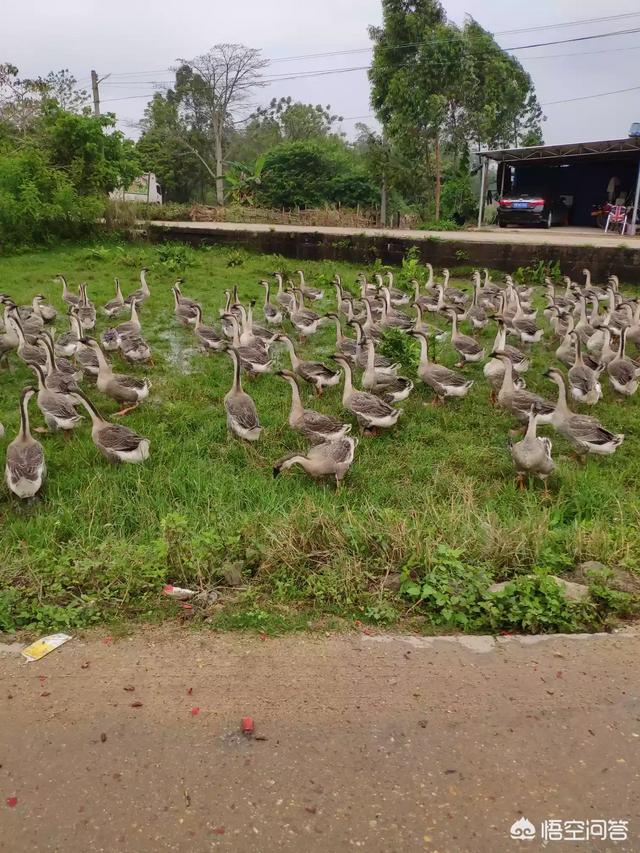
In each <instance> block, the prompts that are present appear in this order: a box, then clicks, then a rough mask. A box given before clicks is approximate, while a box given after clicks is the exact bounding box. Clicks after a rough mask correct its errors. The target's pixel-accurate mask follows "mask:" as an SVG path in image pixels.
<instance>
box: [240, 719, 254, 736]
mask: <svg viewBox="0 0 640 853" xmlns="http://www.w3.org/2000/svg"><path fill="white" fill-rule="evenodd" d="M240 728H241V729H242V734H243V735H252V734H253V729H254V726H253V717H243V718H242V721H241V723H240Z"/></svg>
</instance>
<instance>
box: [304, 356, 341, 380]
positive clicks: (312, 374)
mask: <svg viewBox="0 0 640 853" xmlns="http://www.w3.org/2000/svg"><path fill="white" fill-rule="evenodd" d="M298 373H299V374H300V376H302V378H303V379H307V380H308V381H313V380H314V379H318V378H325V379H331V377H332V376H336V375H337V374H336V371H335V370H331V368H330V367H327V366H326V364H323V363H322V362H321V361H302V362H300V363H299V364H298Z"/></svg>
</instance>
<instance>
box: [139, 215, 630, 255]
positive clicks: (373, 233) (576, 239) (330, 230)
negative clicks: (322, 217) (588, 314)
mask: <svg viewBox="0 0 640 853" xmlns="http://www.w3.org/2000/svg"><path fill="white" fill-rule="evenodd" d="M151 225H153V226H156V227H161V228H170V229H174V228H178V229H185V230H187V229H189V230H194V231H197V232H200V233H202V232H207V231H247V232H267V231H275V232H277V233H282V234H292V233H293V234H318V233H319V234H329V235H335V236H339V237H355V236H358V235H363V234H364V235H366V236H367V237H380V236H385V237H396V238H402V239H408V240H416V241H421V240H427V239H429V238H430V237H436V238H438V239H439V240H454V241H460V242H465V243H516V244H527V245H554V246H598V247H605V248H619V247H620V246H625V247H626V248H629V249H637V250H640V237H621V236H620V235H619V234H605V233H604V232H603V231H600V230H599V229H597V228H552V229H551V230H549V231H544V230H540V229H537V228H506V229H501V228H483V229H481V230H474V231H410V230H402V229H388V228H386V229H383V228H360V229H357V228H338V227H334V226H329V225H326V226H324V225H323V226H315V225H262V224H256V223H245V222H163V221H159V220H156V221H152V222H151Z"/></svg>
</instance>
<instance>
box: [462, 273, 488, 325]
mask: <svg viewBox="0 0 640 853" xmlns="http://www.w3.org/2000/svg"><path fill="white" fill-rule="evenodd" d="M479 287H480V282H479V276H478V279H474V281H473V296H472V298H471V305H470V306H469V307H468V308H467V310H466V311H465V313H464V314H463V315H461V316H460V318H459V319H460V320H470V321H471V325H472V326H473V328H474V329H484V327H485V326H486V325H487V323H488V322H489V318H488V317H487V312H486V311H485V310H484V308H481V307H480V305H479V304H478V289H479Z"/></svg>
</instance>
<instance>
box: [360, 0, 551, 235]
mask: <svg viewBox="0 0 640 853" xmlns="http://www.w3.org/2000/svg"><path fill="white" fill-rule="evenodd" d="M369 32H370V35H371V38H372V39H373V41H374V53H373V62H372V66H371V69H370V72H369V77H370V80H371V83H372V104H373V106H374V109H375V110H376V112H377V114H378V116H379V118H380V120H381V121H382V123H383V125H384V127H385V129H386V131H387V132H388V134H389V135H390V136H391V137H392V138H393V139H394V140H395V142H396V143H397V144H398V145H399V146H401V147H402V148H403V149H404V151H405V152H406V153H408V154H410V156H412V157H413V158H414V159H415V160H416V161H419V162H422V164H424V167H425V170H426V172H427V174H429V175H432V176H433V181H434V205H435V217H436V219H439V217H440V195H441V182H442V172H443V157H444V155H446V154H450V155H452V156H453V159H454V165H455V162H456V160H457V159H458V158H459V155H460V152H461V150H462V148H463V146H465V145H467V144H468V143H469V142H471V141H473V142H475V143H476V144H478V145H484V144H493V143H495V142H496V140H501V141H504V142H506V143H507V144H509V143H510V142H511V141H513V139H514V136H517V135H518V133H519V132H521V131H522V129H523V128H524V127H528V128H529V129H530V130H534V131H535V129H536V124H537V129H538V131H539V119H540V112H539V107H538V106H537V101H536V100H535V94H534V93H533V87H532V83H531V78H530V77H529V75H528V74H526V72H525V71H524V69H523V68H522V66H521V65H520V63H519V62H518V61H517V60H516V59H514V58H513V57H511V56H509V55H508V54H506V53H505V52H504V51H503V50H502V49H501V48H500V47H499V45H497V44H496V43H495V41H494V39H493V37H492V36H491V34H490V33H487V32H486V31H485V30H483V29H482V27H480V26H479V25H478V24H477V23H476V22H475V21H474V20H473V19H468V20H467V21H466V22H465V25H464V27H463V28H462V29H460V28H459V27H457V26H455V25H454V24H452V23H450V22H448V21H447V18H446V15H445V12H444V9H443V7H442V5H441V3H440V2H439V0H383V26H382V27H370V28H369Z"/></svg>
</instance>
